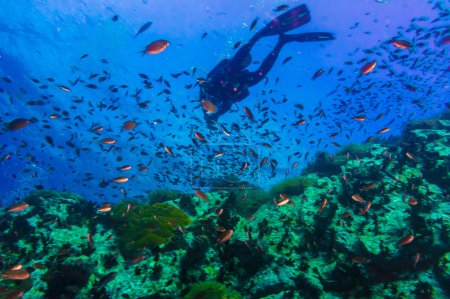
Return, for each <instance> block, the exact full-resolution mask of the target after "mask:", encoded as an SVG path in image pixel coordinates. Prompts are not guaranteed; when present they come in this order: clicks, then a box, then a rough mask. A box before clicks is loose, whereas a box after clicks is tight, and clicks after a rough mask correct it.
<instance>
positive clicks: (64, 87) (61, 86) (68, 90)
mask: <svg viewBox="0 0 450 299" xmlns="http://www.w3.org/2000/svg"><path fill="white" fill-rule="evenodd" d="M58 87H59V89H61V90H62V91H65V92H70V88H69V87H67V86H64V85H59V86H58Z"/></svg>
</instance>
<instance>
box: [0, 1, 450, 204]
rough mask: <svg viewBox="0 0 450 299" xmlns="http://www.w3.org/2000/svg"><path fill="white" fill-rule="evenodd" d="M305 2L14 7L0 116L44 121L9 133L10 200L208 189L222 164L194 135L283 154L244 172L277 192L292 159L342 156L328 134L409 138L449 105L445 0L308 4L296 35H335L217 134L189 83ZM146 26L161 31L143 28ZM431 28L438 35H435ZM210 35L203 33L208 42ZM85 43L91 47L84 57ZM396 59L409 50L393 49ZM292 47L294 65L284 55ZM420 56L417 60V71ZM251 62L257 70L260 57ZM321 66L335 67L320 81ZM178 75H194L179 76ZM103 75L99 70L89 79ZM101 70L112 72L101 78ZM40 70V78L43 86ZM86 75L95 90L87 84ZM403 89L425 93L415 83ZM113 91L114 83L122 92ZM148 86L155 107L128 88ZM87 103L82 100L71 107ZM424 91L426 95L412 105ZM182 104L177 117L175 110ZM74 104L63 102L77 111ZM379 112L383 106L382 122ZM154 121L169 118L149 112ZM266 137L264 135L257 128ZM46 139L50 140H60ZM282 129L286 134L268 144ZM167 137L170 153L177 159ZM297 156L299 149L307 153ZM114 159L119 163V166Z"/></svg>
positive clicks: (258, 49) (260, 47) (254, 96)
mask: <svg viewBox="0 0 450 299" xmlns="http://www.w3.org/2000/svg"><path fill="white" fill-rule="evenodd" d="M300 3H302V2H298V1H283V2H281V1H232V2H225V1H192V2H186V1H129V2H124V1H85V2H80V1H56V0H54V1H33V2H29V1H9V2H5V3H3V4H2V5H1V7H0V16H1V18H0V19H1V22H0V31H1V33H2V34H1V35H0V44H1V45H2V46H1V49H0V55H1V58H0V76H1V77H7V78H9V79H10V80H11V81H12V83H8V82H6V81H4V80H0V88H1V90H2V92H1V93H0V101H1V107H2V108H1V116H0V118H1V121H2V122H3V123H8V122H10V121H12V120H14V119H16V118H25V119H32V118H35V119H36V120H37V122H34V123H33V122H32V123H30V124H29V125H28V126H27V127H25V128H24V129H22V130H18V131H13V132H8V131H6V130H4V131H3V132H2V133H1V137H0V138H1V139H0V142H1V153H0V155H1V156H4V155H7V154H10V155H11V157H10V158H9V159H7V160H3V161H1V162H0V167H1V187H2V188H1V190H2V200H3V201H4V202H10V201H13V200H14V199H16V198H20V197H23V196H24V195H26V194H27V193H28V192H29V191H30V190H33V189H35V188H36V186H38V187H44V188H49V189H55V190H68V191H75V192H77V193H79V194H81V195H83V196H84V197H85V198H86V199H89V200H93V201H105V200H107V201H115V200H118V199H119V198H121V197H122V194H121V192H120V191H119V188H120V187H123V188H124V189H125V191H126V192H127V194H128V196H131V197H136V196H144V195H145V191H148V190H152V189H156V188H174V189H180V190H184V191H192V190H194V189H197V188H198V187H199V186H198V185H201V187H202V188H204V189H206V190H207V189H208V187H209V186H208V185H209V184H210V181H209V179H210V178H211V177H214V176H220V175H221V174H220V173H218V172H220V171H221V170H220V169H221V167H222V168H223V165H222V166H218V167H217V168H214V167H215V164H214V163H216V162H215V161H211V160H209V161H208V160H207V159H206V156H207V154H205V152H203V151H200V150H198V148H197V147H195V146H194V145H193V142H192V141H191V139H192V138H194V136H193V133H194V132H195V131H197V132H201V133H203V134H204V135H207V139H208V142H209V143H210V144H211V146H212V147H213V148H212V149H209V150H210V151H209V152H208V150H205V151H206V152H208V153H209V154H211V153H214V152H215V151H214V146H216V147H217V146H218V145H217V144H224V145H225V146H226V147H227V150H228V151H243V150H244V148H245V147H249V148H252V149H253V150H254V151H257V152H259V153H260V156H267V157H269V158H270V159H275V160H276V161H277V162H278V166H277V168H276V173H275V176H273V175H272V173H271V171H270V170H265V171H264V170H261V171H259V170H258V173H257V175H249V174H246V173H243V174H242V177H243V179H246V180H248V181H249V182H252V183H255V184H258V185H261V186H264V187H269V186H270V185H272V184H273V183H275V182H277V181H279V180H280V179H282V178H284V177H285V176H286V170H287V169H290V166H291V165H292V163H293V162H295V161H297V162H298V163H299V166H298V167H297V168H295V169H293V170H292V169H291V171H290V172H289V174H288V176H291V175H298V174H299V173H300V172H301V169H302V167H304V166H305V165H306V164H307V163H308V162H309V161H311V159H313V158H314V155H315V153H317V152H318V151H326V152H328V153H331V154H332V153H335V152H336V150H337V149H338V148H337V147H336V146H334V145H332V144H331V141H335V142H337V143H338V144H339V145H341V146H344V145H345V144H348V143H351V142H362V141H365V140H366V139H367V138H368V137H370V136H374V135H377V134H376V132H377V131H378V130H380V129H382V128H384V127H385V126H386V125H387V124H388V123H389V122H390V121H392V123H391V124H390V125H389V127H390V129H391V130H390V131H389V132H388V133H386V134H385V135H383V137H387V138H388V137H391V136H395V135H398V134H399V133H400V132H401V128H402V125H403V124H404V123H405V122H406V121H409V120H414V119H422V118H426V117H430V116H433V115H435V114H437V113H438V112H440V111H442V110H443V109H444V105H443V103H445V102H446V101H448V100H449V93H448V76H446V74H447V73H448V61H449V54H448V45H442V44H441V40H442V39H443V38H444V37H445V36H446V35H447V36H448V34H449V33H448V27H447V29H445V27H446V26H448V24H449V22H448V21H449V20H448V16H445V15H443V14H444V12H445V10H446V9H447V10H448V6H447V7H446V6H445V5H446V3H445V1H373V0H370V1H369V0H365V1H357V2H355V1H350V0H348V1H344V0H342V1H333V3H330V2H329V1H309V2H307V3H306V4H307V5H308V7H309V9H310V12H311V16H312V20H311V22H310V23H308V24H307V25H305V26H302V27H301V28H298V29H296V30H295V31H293V33H301V32H311V31H324V32H330V33H333V34H334V35H335V37H336V39H335V40H333V41H327V42H314V43H301V44H300V43H290V44H287V45H286V46H285V47H284V48H283V49H282V51H281V53H280V56H279V57H278V61H277V62H276V64H275V65H274V67H273V69H272V70H271V71H270V73H269V74H268V76H267V81H263V82H261V83H260V84H258V85H256V86H254V87H252V88H251V89H250V96H249V97H248V98H247V99H245V100H244V101H242V102H240V103H238V105H237V108H236V109H237V112H231V113H228V114H226V115H224V116H223V117H221V119H220V121H221V123H223V124H225V125H227V126H228V127H231V124H232V123H235V124H238V125H239V126H240V128H241V130H240V132H239V133H235V134H233V135H232V136H230V137H227V136H225V135H224V134H222V132H221V131H220V130H219V131H214V132H209V130H208V129H207V128H206V126H205V123H204V121H203V111H202V108H201V106H200V105H199V104H200V103H199V100H200V99H199V86H194V87H192V88H190V89H187V88H185V86H186V85H188V84H195V83H196V79H197V78H199V77H206V74H207V73H208V72H209V71H210V70H211V69H212V68H213V67H214V66H215V65H216V64H217V63H218V62H219V61H220V60H221V59H223V58H226V57H228V58H230V57H232V56H233V55H234V53H235V52H236V51H237V50H236V49H233V46H234V45H235V44H236V43H237V42H239V41H242V42H243V43H245V42H247V41H248V40H249V39H250V38H251V36H252V35H253V34H254V33H255V32H256V31H257V30H259V29H261V28H263V26H264V24H267V23H268V22H269V21H270V20H271V19H272V18H274V17H275V16H276V15H278V14H280V13H277V12H273V10H274V9H275V8H276V7H277V6H278V5H280V4H287V5H289V6H290V7H294V6H296V5H298V4H300ZM439 14H441V15H439ZM114 17H115V18H117V20H116V21H115V20H114ZM257 17H258V18H259V20H258V23H257V25H256V28H255V30H254V31H253V32H250V30H249V26H250V24H251V22H252V21H253V20H254V19H255V18H257ZM149 21H151V22H152V25H151V26H150V28H149V29H148V30H146V31H145V32H143V33H142V34H140V35H138V36H137V37H135V34H136V33H137V31H138V30H139V28H140V27H141V26H142V25H143V24H145V23H146V22H149ZM446 30H447V31H446ZM428 33H429V34H430V35H431V36H425V35H426V34H428ZM204 34H207V35H206V37H204V38H202V35H204ZM424 36H425V37H424ZM158 39H165V40H168V41H169V42H170V46H169V47H168V48H167V49H166V50H165V51H164V52H162V53H159V54H157V55H141V54H140V53H139V52H140V51H142V50H143V49H144V48H145V46H146V45H147V44H149V43H151V42H152V41H155V40H158ZM393 39H402V40H408V41H409V42H410V43H411V44H412V46H411V48H409V49H407V50H401V49H397V48H395V47H394V46H392V44H390V43H389V41H391V40H393ZM276 40H277V37H267V38H263V39H261V40H260V41H259V42H258V43H257V44H256V45H255V47H254V48H253V50H252V52H251V54H252V56H253V62H258V61H259V62H261V61H262V60H263V59H264V57H265V55H267V54H268V53H269V52H270V51H271V49H272V47H273V45H274V44H275V43H276ZM84 54H88V56H87V57H86V58H83V59H80V57H81V56H82V55H84ZM392 55H397V56H401V55H407V56H408V57H407V58H403V59H400V58H397V59H394V58H393V56H392ZM289 56H291V57H292V60H290V61H289V62H287V63H286V64H282V61H283V60H284V59H285V58H287V57H289ZM415 59H417V60H418V61H417V63H416V66H415V68H414V69H412V68H411V67H410V66H411V65H412V63H414V60H415ZM372 60H375V61H376V62H377V63H378V64H377V66H376V68H375V69H374V71H373V72H372V73H370V74H368V75H366V76H363V77H362V76H360V69H361V67H362V66H363V65H364V64H365V63H366V62H368V61H372ZM102 61H103V62H102ZM194 68H196V72H195V74H194V75H193V69H194ZM250 68H251V69H252V68H253V69H256V65H252V66H251V67H250ZM319 69H323V70H324V71H325V72H324V74H323V75H322V76H320V77H319V78H317V79H315V80H311V78H312V76H313V75H314V73H315V72H316V71H318V70H319ZM183 71H186V72H188V73H189V75H185V74H182V75H180V76H179V77H178V78H174V77H173V76H171V74H178V73H181V72H183ZM339 71H342V74H341V75H338V72H339ZM92 74H98V75H97V76H96V77H94V78H92V79H89V77H90V76H91V75H92ZM138 74H146V75H148V77H149V79H148V81H149V82H151V84H152V86H153V88H151V89H146V88H144V83H143V79H142V78H141V77H139V76H138ZM94 76H95V75H94ZM102 76H104V77H105V81H103V82H101V83H99V81H98V80H99V77H102ZM32 78H34V79H37V80H38V81H39V82H38V83H35V82H33V81H32V80H31V79H32ZM159 78H162V79H163V80H164V81H167V82H168V83H169V84H170V87H169V86H168V85H166V84H165V83H164V81H161V80H160V81H159V82H158V81H157V79H159ZM52 79H54V82H53V80H52ZM77 79H78V80H84V81H85V83H81V82H78V83H77V84H76V85H74V86H71V84H70V82H74V81H75V80H77ZM89 83H92V84H96V85H97V86H98V88H97V89H90V88H86V87H85V85H86V84H89ZM372 83H373V85H372V87H371V88H370V89H367V90H365V88H367V87H369V86H370V85H371V84H372ZM407 84H409V85H411V86H413V87H414V88H415V92H412V91H410V90H408V89H407V88H406V87H405V86H406V85H407ZM58 85H64V86H69V87H70V90H71V91H70V92H64V91H63V90H61V89H60V88H58ZM121 85H124V86H122V87H120V86H121ZM114 87H117V92H112V91H111V88H114ZM352 87H353V89H351V88H352ZM164 89H167V90H170V94H165V93H163V94H159V93H160V92H161V91H163V90H164ZM349 90H351V91H350V92H349ZM137 92H139V102H140V103H141V102H145V103H147V106H148V108H142V107H139V106H138V104H137V100H136V99H135V98H133V95H135V94H136V93H137ZM158 94H159V95H158ZM33 100H34V101H36V100H41V101H43V105H34V106H32V105H27V102H29V101H33ZM77 100H82V101H81V102H80V101H79V103H76V101H77ZM414 100H418V101H420V102H421V103H422V104H423V105H416V104H414V103H413V101H414ZM284 101H285V102H284ZM258 103H260V105H261V107H267V108H268V114H267V115H266V116H264V115H262V113H259V112H258V109H257V105H258ZM298 103H301V104H302V105H303V106H304V109H303V110H300V109H293V107H294V105H295V104H298ZM111 105H112V106H111ZM183 105H185V107H184V108H183V107H182V106H183ZM244 106H246V107H249V108H250V109H251V110H252V112H253V114H254V115H255V118H256V120H257V122H261V121H262V120H263V119H264V118H270V120H269V121H268V122H267V123H266V124H265V125H264V126H263V127H262V128H259V129H257V128H256V126H257V123H254V124H252V123H250V122H249V120H248V119H247V118H246V116H245V114H244V112H243V107H244ZM111 108H112V109H111ZM173 108H175V109H176V111H177V113H173V110H172V109H173ZM113 109H114V110H113ZM321 110H322V111H324V115H322V116H320V115H319V113H320V111H321ZM63 111H66V112H67V116H66V117H65V116H64V115H63ZM171 111H172V112H171ZM54 113H56V114H58V115H59V118H58V119H50V118H49V116H50V115H51V114H54ZM299 113H302V115H303V117H304V118H306V119H307V120H308V122H307V124H306V125H304V126H297V127H296V126H293V125H292V124H293V123H295V122H296V121H298V120H299V119H301V118H302V117H301V116H300V115H299ZM381 113H384V117H383V118H381V119H380V120H378V121H374V119H375V117H376V116H378V115H380V114H381ZM356 115H366V116H367V120H366V121H365V122H364V123H361V122H358V121H354V120H353V119H352V118H353V117H354V116H356ZM158 119H160V120H162V123H155V122H154V121H155V120H158ZM128 120H134V121H136V122H137V124H138V125H137V127H136V128H135V129H133V130H131V131H124V130H123V129H122V126H123V124H124V122H125V121H128ZM94 126H103V127H104V128H105V130H104V131H102V132H100V133H93V132H91V131H90V129H91V128H93V127H94ZM339 126H341V128H339ZM265 132H266V133H267V132H269V135H268V136H267V137H265V138H263V137H261V134H263V133H265ZM271 132H275V133H276V134H277V136H278V137H279V138H278V139H277V138H276V136H275V135H272V134H271ZM334 132H339V135H338V136H337V137H336V138H335V139H333V140H331V139H330V138H329V135H331V134H332V133H334ZM346 135H347V136H346ZM45 136H50V137H51V138H52V140H53V143H54V146H51V145H50V144H49V143H48V142H47V141H46V140H45ZM106 137H110V138H115V139H116V140H117V143H116V144H115V145H113V146H105V145H102V144H100V140H101V139H102V138H106ZM293 138H295V139H297V140H298V142H294V139H293ZM274 139H275V140H278V141H276V142H273V140H274ZM67 141H70V142H71V143H72V144H73V147H70V146H68V145H67V144H66V142H67ZM262 142H267V143H271V144H272V146H273V148H272V150H267V149H266V148H264V147H263V146H261V143H262ZM166 145H167V146H169V147H170V148H171V149H172V150H173V151H174V153H175V157H170V156H168V155H167V153H166V152H165V150H164V146H166ZM180 146H184V147H183V148H180ZM297 152H298V153H297ZM295 153H297V155H298V154H299V153H301V154H302V157H301V158H299V157H298V156H295V155H294V154H295ZM307 153H308V156H307V159H305V155H306V154H307ZM118 157H121V158H122V160H121V161H120V162H118V161H117V158H118ZM226 159H227V155H225V156H224V157H223V160H225V161H227V163H228V164H226V165H227V166H226V167H227V169H232V171H230V172H237V174H239V169H240V167H241V163H242V161H237V160H226ZM252 162H254V161H252ZM208 163H209V164H208ZM211 163H213V164H214V166H212V164H211ZM256 164H258V162H255V163H252V166H254V165H256ZM123 165H131V166H132V169H131V170H129V171H127V172H126V173H124V172H120V171H118V170H117V167H121V166H123ZM202 165H203V166H208V167H209V170H205V173H202V175H203V176H204V177H203V181H201V182H199V181H192V177H195V176H196V175H199V173H200V172H201V171H200V167H202ZM139 166H145V167H147V168H148V171H146V172H142V171H139V170H138V168H139ZM233 167H235V168H236V169H234V168H233ZM122 175H126V176H127V177H129V178H130V180H129V181H128V182H127V183H125V184H121V185H118V184H115V183H113V182H111V180H112V179H114V178H116V177H119V176H122ZM102 180H104V181H105V182H106V183H109V184H107V186H106V187H104V188H101V187H99V184H100V183H101V182H102Z"/></svg>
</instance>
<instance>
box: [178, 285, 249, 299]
mask: <svg viewBox="0 0 450 299" xmlns="http://www.w3.org/2000/svg"><path fill="white" fill-rule="evenodd" d="M206 298H207V299H240V298H242V296H241V294H239V293H238V292H237V291H235V290H233V289H230V288H227V287H226V286H224V285H223V284H221V283H219V282H214V281H205V282H201V283H199V284H196V285H194V286H193V287H192V288H191V290H190V291H189V293H188V294H187V295H186V296H184V299H206Z"/></svg>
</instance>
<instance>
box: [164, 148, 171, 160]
mask: <svg viewBox="0 0 450 299" xmlns="http://www.w3.org/2000/svg"><path fill="white" fill-rule="evenodd" d="M164 149H165V150H166V152H167V153H168V154H169V155H170V156H172V157H173V153H172V151H171V150H170V148H169V147H168V146H164Z"/></svg>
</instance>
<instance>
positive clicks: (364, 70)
mask: <svg viewBox="0 0 450 299" xmlns="http://www.w3.org/2000/svg"><path fill="white" fill-rule="evenodd" d="M376 65H377V63H376V62H375V61H371V62H368V63H366V64H365V65H364V66H363V67H362V68H361V75H367V74H368V73H370V72H372V71H373V69H374V68H375V66H376Z"/></svg>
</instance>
